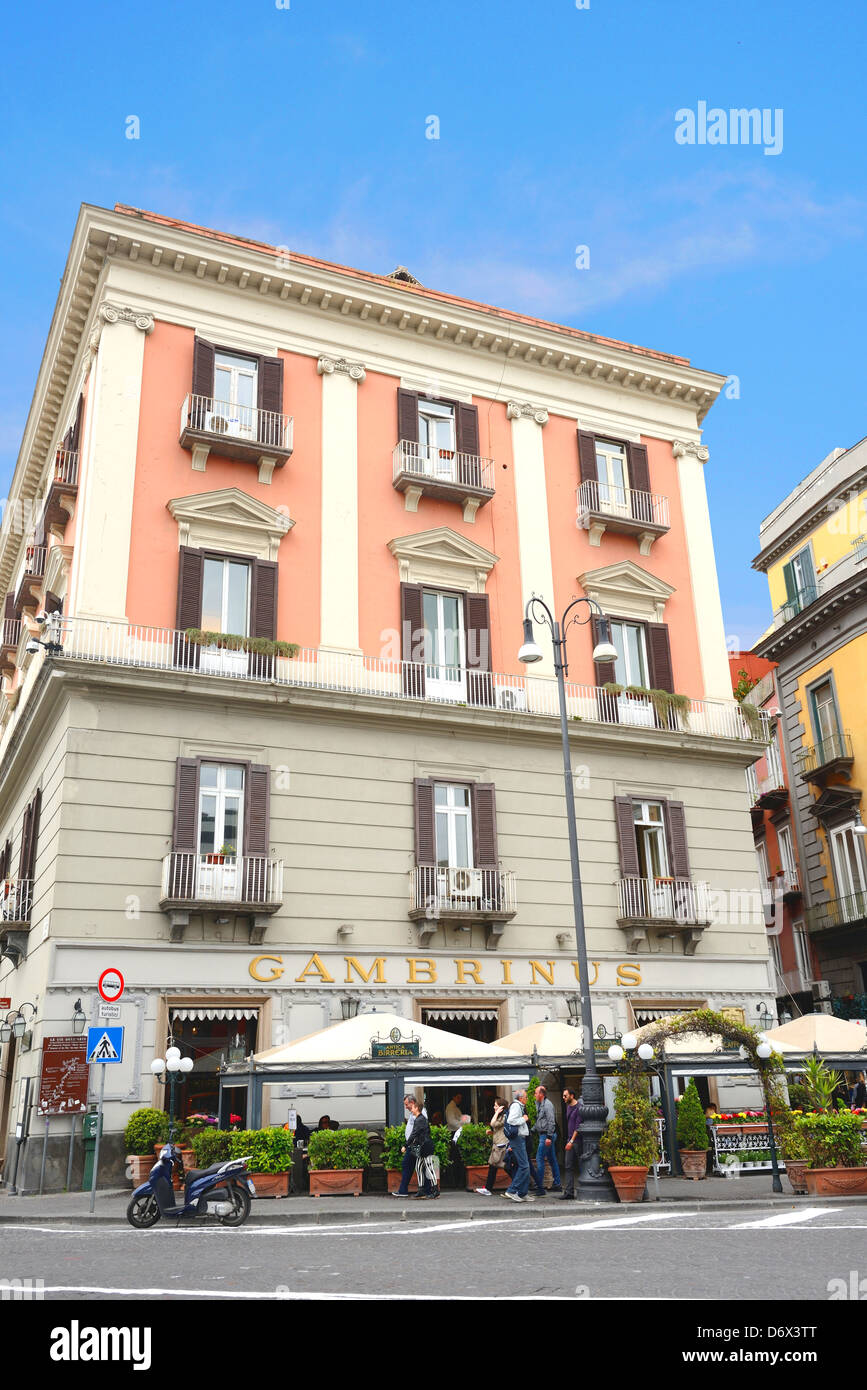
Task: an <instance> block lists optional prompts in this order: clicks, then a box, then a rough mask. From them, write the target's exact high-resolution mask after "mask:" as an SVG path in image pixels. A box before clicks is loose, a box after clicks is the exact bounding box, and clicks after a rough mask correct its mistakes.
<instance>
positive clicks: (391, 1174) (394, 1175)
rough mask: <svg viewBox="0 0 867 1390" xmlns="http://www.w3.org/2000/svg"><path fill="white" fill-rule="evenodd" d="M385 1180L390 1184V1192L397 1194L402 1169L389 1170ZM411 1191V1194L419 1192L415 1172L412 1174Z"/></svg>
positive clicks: (410, 1180)
mask: <svg viewBox="0 0 867 1390" xmlns="http://www.w3.org/2000/svg"><path fill="white" fill-rule="evenodd" d="M385 1179H386V1182H387V1183H388V1190H389V1192H396V1191H397V1189H398V1188H399V1187H400V1169H399V1168H387V1169H386V1172H385ZM409 1190H410V1192H418V1182H417V1180H416V1176H415V1172H412V1173H411V1174H410V1179H409Z"/></svg>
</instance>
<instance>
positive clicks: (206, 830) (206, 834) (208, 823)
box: [199, 796, 217, 854]
mask: <svg viewBox="0 0 867 1390" xmlns="http://www.w3.org/2000/svg"><path fill="white" fill-rule="evenodd" d="M216 818H217V798H216V797H215V796H203V797H202V819H201V827H200V830H199V853H200V854H212V853H213V852H214V828H215V825H216Z"/></svg>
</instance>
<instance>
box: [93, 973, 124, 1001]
mask: <svg viewBox="0 0 867 1390" xmlns="http://www.w3.org/2000/svg"><path fill="white" fill-rule="evenodd" d="M123 985H124V982H123V976H122V975H121V973H120V971H119V970H115V969H114V967H113V966H109V968H108V970H103V972H102V974H101V975H100V977H99V980H98V982H97V986H96V987H97V989H98V990H99V992H100V994H101V995H102V997H103V999H104V1000H105V1002H106V1004H116V1003H117V1001H118V999H119V998H120V996H121V995H122V994H123Z"/></svg>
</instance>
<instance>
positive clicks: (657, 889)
mask: <svg viewBox="0 0 867 1390" xmlns="http://www.w3.org/2000/svg"><path fill="white" fill-rule="evenodd" d="M620 916H621V917H624V918H640V919H644V920H649V921H658V922H679V923H681V924H683V925H687V924H688V923H691V922H695V923H699V922H701V923H707V922H710V921H712V916H711V910H710V885H709V884H707V883H694V882H693V881H692V879H689V878H650V879H647V878H622V879H621V880H620Z"/></svg>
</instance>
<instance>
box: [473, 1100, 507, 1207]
mask: <svg viewBox="0 0 867 1390" xmlns="http://www.w3.org/2000/svg"><path fill="white" fill-rule="evenodd" d="M505 1123H506V1107H505V1105H504V1104H503V1102H502V1101H501V1100H500V1098H499V1096H498V1097H497V1099H496V1100H495V1101H494V1113H493V1115H492V1116H491V1123H490V1124H489V1125H488V1133H489V1134H490V1136H491V1152H490V1154H489V1155H488V1177H487V1181H486V1182H485V1185H484V1187H477V1188H476V1191H477V1192H478V1194H479V1196H480V1197H490V1196H491V1194H492V1193H493V1190H494V1184H495V1183H496V1181H497V1173H498V1172H499V1171H500V1169H501V1168H502V1167H503V1163H504V1160H505V1157H506V1150H507V1149H508V1147H509V1141H508V1139H507V1138H506V1136H505V1134H504V1133H503V1125H504V1124H505Z"/></svg>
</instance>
